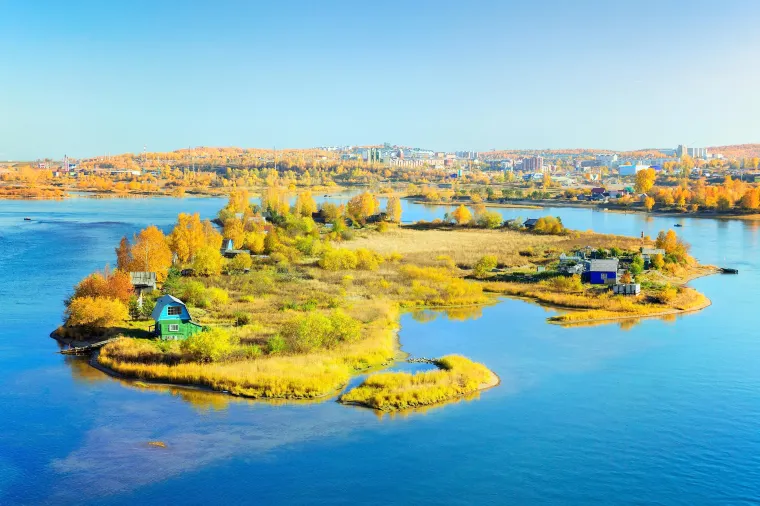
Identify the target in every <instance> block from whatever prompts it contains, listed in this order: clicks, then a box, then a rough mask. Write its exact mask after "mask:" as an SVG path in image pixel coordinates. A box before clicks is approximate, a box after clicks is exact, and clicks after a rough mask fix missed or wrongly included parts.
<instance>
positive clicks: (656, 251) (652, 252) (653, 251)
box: [641, 248, 665, 255]
mask: <svg viewBox="0 0 760 506" xmlns="http://www.w3.org/2000/svg"><path fill="white" fill-rule="evenodd" d="M641 254H642V255H664V254H665V250H664V249H660V248H641Z"/></svg>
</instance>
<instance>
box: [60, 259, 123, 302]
mask: <svg viewBox="0 0 760 506" xmlns="http://www.w3.org/2000/svg"><path fill="white" fill-rule="evenodd" d="M132 295H134V288H133V287H132V280H131V278H130V276H129V273H128V272H125V271H120V270H116V271H111V270H110V269H109V268H108V266H106V267H105V269H103V272H94V273H92V274H90V275H89V276H87V277H86V278H84V279H83V280H82V281H80V282H79V283H78V284H77V285H76V286H75V287H74V295H73V296H72V299H75V298H82V297H104V298H107V299H117V300H120V301H122V302H123V303H125V304H126V303H128V302H129V299H130V297H132Z"/></svg>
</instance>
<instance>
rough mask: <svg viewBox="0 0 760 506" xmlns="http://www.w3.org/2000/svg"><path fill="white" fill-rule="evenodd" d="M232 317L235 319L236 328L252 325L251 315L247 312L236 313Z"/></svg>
mask: <svg viewBox="0 0 760 506" xmlns="http://www.w3.org/2000/svg"><path fill="white" fill-rule="evenodd" d="M232 316H233V318H234V319H235V326H237V327H242V326H243V325H248V324H249V323H251V315H250V314H248V313H246V312H245V311H235V312H234V313H233V314H232Z"/></svg>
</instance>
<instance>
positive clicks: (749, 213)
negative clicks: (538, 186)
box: [405, 197, 760, 221]
mask: <svg viewBox="0 0 760 506" xmlns="http://www.w3.org/2000/svg"><path fill="white" fill-rule="evenodd" d="M405 198H407V199H408V200H410V201H411V202H413V203H415V204H422V205H440V206H448V207H452V206H458V205H460V204H463V205H465V206H475V205H483V206H485V207H487V208H496V209H499V208H502V209H543V208H561V207H565V208H567V207H570V208H579V209H589V210H597V211H608V212H618V213H637V214H645V215H650V216H661V217H672V218H705V219H720V220H747V221H759V220H760V213H758V212H757V211H753V210H743V209H734V210H732V211H731V212H726V211H718V210H716V209H710V210H704V209H703V210H697V211H689V210H686V209H683V208H679V207H672V208H664V209H663V208H655V209H653V210H651V211H647V210H646V209H645V208H644V207H643V205H642V204H640V203H639V204H636V205H630V206H626V205H623V204H616V203H615V202H590V201H577V200H558V199H537V200H532V199H508V200H506V201H505V199H499V201H488V200H483V201H482V202H478V203H477V204H476V203H474V202H472V201H471V200H470V199H469V198H456V199H453V200H451V201H449V202H428V201H425V200H424V199H420V198H418V197H405Z"/></svg>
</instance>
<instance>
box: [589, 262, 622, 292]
mask: <svg viewBox="0 0 760 506" xmlns="http://www.w3.org/2000/svg"><path fill="white" fill-rule="evenodd" d="M619 263H620V262H619V260H618V259H617V258H608V259H594V260H589V261H588V262H587V269H586V272H585V274H586V279H587V280H588V282H589V283H591V284H592V285H613V284H615V283H617V272H618V264H619Z"/></svg>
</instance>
